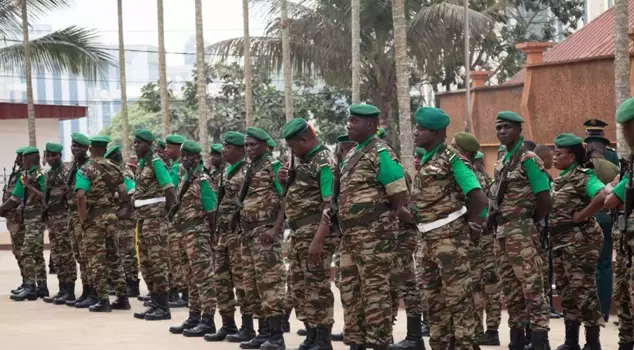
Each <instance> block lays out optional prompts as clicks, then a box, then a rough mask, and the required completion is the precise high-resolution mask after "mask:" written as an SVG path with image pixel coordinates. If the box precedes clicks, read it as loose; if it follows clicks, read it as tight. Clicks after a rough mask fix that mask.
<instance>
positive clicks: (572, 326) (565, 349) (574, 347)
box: [557, 320, 581, 350]
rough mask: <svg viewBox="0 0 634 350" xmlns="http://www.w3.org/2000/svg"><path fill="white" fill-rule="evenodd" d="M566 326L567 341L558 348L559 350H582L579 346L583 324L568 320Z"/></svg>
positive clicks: (565, 322)
mask: <svg viewBox="0 0 634 350" xmlns="http://www.w3.org/2000/svg"><path fill="white" fill-rule="evenodd" d="M564 326H566V339H565V340H564V343H563V344H561V345H559V346H558V347H557V350H581V347H580V346H579V327H581V324H580V323H579V322H573V321H569V320H566V321H564Z"/></svg>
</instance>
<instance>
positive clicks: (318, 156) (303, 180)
mask: <svg viewBox="0 0 634 350" xmlns="http://www.w3.org/2000/svg"><path fill="white" fill-rule="evenodd" d="M323 167H329V168H330V170H331V171H332V172H334V171H335V158H334V157H333V155H332V152H330V150H329V149H328V148H327V147H326V146H320V148H319V149H318V150H317V151H316V152H315V153H313V154H310V155H309V156H308V158H305V159H299V162H298V164H297V165H296V166H295V175H296V176H295V182H293V184H292V185H291V186H290V187H289V189H288V193H287V194H286V198H285V201H286V205H285V214H286V218H287V219H288V220H289V221H291V222H295V223H297V224H300V225H302V226H303V225H306V224H315V223H319V221H320V219H321V213H322V211H323V208H324V204H325V203H330V200H331V198H332V194H331V195H330V196H328V197H326V198H322V193H321V186H320V183H321V182H320V180H321V169H322V168H323ZM331 185H332V184H331ZM308 217H314V218H316V220H312V219H309V218H308ZM302 219H304V220H308V221H307V222H302ZM313 234H314V232H312V233H311V237H312V235H313Z"/></svg>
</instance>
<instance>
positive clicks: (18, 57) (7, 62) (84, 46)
mask: <svg viewBox="0 0 634 350" xmlns="http://www.w3.org/2000/svg"><path fill="white" fill-rule="evenodd" d="M97 38H98V34H97V32H96V31H94V30H90V29H85V28H80V27H76V26H71V27H68V28H65V29H62V30H58V31H56V32H53V33H51V34H49V35H45V36H43V37H40V38H37V39H34V40H31V41H29V43H30V50H31V63H32V64H33V66H41V67H43V68H45V69H46V70H48V71H52V72H56V71H60V70H67V71H69V72H71V73H73V74H76V75H80V76H82V77H84V78H86V79H88V80H96V79H98V78H105V77H104V76H103V72H104V69H105V67H106V66H108V65H112V64H113V63H114V58H113V57H112V56H111V55H110V54H109V53H108V52H107V50H105V49H104V48H103V47H101V46H99V45H98V42H97ZM0 67H2V68H3V69H8V70H13V71H16V72H20V71H22V70H23V69H24V46H23V45H22V44H14V45H9V46H5V47H2V48H0Z"/></svg>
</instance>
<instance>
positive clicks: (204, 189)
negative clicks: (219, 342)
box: [168, 137, 217, 337]
mask: <svg viewBox="0 0 634 350" xmlns="http://www.w3.org/2000/svg"><path fill="white" fill-rule="evenodd" d="M168 140H169V137H168ZM168 142H169V141H168ZM201 151H202V150H201V148H200V145H199V144H197V143H196V142H194V141H185V142H183V144H182V146H181V158H182V160H183V167H184V168H185V170H186V174H185V176H184V177H183V181H181V182H180V184H179V191H178V197H179V198H178V205H177V206H176V207H174V208H173V209H172V211H171V212H170V217H173V222H174V228H175V229H176V230H177V231H178V232H179V236H178V237H179V240H178V241H177V242H176V244H177V246H175V247H173V248H174V249H176V250H177V251H178V252H181V256H182V260H181V266H182V267H183V270H184V271H185V276H184V277H185V280H186V281H188V284H189V286H188V287H189V291H190V293H191V298H190V300H189V301H190V304H189V318H188V319H187V321H186V322H187V325H186V327H183V328H182V333H183V335H184V336H186V337H203V336H204V335H205V334H207V333H215V332H216V326H215V324H214V313H215V312H216V290H215V288H214V286H213V282H214V281H213V266H212V265H213V263H212V256H211V241H212V240H213V239H215V238H213V237H212V235H213V234H212V233H211V229H212V228H213V227H214V225H215V224H214V220H215V219H214V217H215V213H214V212H215V210H216V204H217V200H216V194H215V193H214V191H213V190H212V189H211V184H210V182H211V181H210V178H209V175H207V174H206V173H205V171H204V166H203V160H202V157H201V154H200V153H201ZM193 323H197V324H196V325H195V326H194V327H191V325H192V324H193ZM172 330H173V329H170V331H172ZM172 333H174V332H172Z"/></svg>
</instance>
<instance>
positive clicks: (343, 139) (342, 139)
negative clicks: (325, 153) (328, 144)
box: [337, 134, 355, 143]
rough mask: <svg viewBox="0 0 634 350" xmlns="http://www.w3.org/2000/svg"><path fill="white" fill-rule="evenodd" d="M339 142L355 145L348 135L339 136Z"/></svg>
mask: <svg viewBox="0 0 634 350" xmlns="http://www.w3.org/2000/svg"><path fill="white" fill-rule="evenodd" d="M337 142H338V143H355V142H354V141H352V140H350V137H348V134H345V135H339V136H337Z"/></svg>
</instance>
